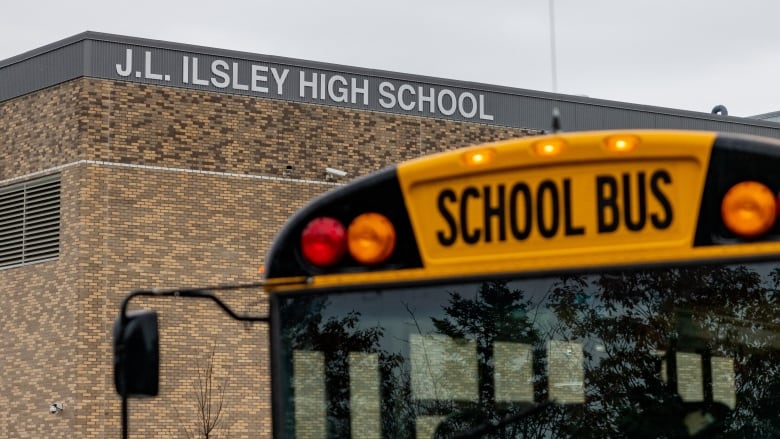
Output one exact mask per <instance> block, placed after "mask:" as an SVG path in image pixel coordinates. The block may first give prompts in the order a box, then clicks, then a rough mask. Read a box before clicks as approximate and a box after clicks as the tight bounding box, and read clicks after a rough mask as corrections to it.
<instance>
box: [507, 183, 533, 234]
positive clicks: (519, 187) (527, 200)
mask: <svg viewBox="0 0 780 439" xmlns="http://www.w3.org/2000/svg"><path fill="white" fill-rule="evenodd" d="M520 194H522V197H523V199H522V200H519V199H518V198H519V197H518V196H519V195H520ZM520 203H522V209H523V211H524V212H525V222H524V224H523V225H524V228H521V227H520V224H519V223H518V221H517V220H518V216H519V212H518V208H519V207H520V206H519V204H520ZM531 203H532V201H531V190H530V189H529V188H528V185H527V184H525V183H517V184H515V185H514V186H512V190H511V191H510V193H509V225H510V227H511V229H512V236H513V237H514V238H515V239H516V240H518V241H523V240H525V239H526V238H528V235H530V234H531V225H532V221H533V216H532V212H533V211H532V207H531Z"/></svg>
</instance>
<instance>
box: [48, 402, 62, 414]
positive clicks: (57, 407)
mask: <svg viewBox="0 0 780 439" xmlns="http://www.w3.org/2000/svg"><path fill="white" fill-rule="evenodd" d="M61 411H62V403H61V402H53V403H51V405H50V406H49V413H51V414H52V415H56V414H57V413H59V412H61Z"/></svg>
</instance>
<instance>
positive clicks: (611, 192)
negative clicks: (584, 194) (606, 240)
mask: <svg viewBox="0 0 780 439" xmlns="http://www.w3.org/2000/svg"><path fill="white" fill-rule="evenodd" d="M617 187H618V185H617V181H616V180H615V178H614V177H612V176H609V175H602V176H598V177H596V210H597V213H598V218H597V219H598V225H599V233H610V232H614V231H615V230H617V228H618V225H619V224H620V214H619V211H618V205H617ZM605 189H607V190H605ZM606 213H610V215H609V216H610V218H611V221H609V222H608V221H607V215H606Z"/></svg>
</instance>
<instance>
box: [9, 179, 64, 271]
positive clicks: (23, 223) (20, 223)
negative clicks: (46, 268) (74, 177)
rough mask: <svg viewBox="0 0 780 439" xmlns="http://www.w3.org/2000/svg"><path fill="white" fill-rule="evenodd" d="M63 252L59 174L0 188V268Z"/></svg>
mask: <svg viewBox="0 0 780 439" xmlns="http://www.w3.org/2000/svg"><path fill="white" fill-rule="evenodd" d="M59 252H60V176H59V175H53V176H48V177H45V178H41V179H37V180H32V181H27V182H24V183H20V184H16V185H13V186H9V187H5V188H0V268H6V267H12V266H17V265H23V264H29V263H33V262H40V261H45V260H50V259H55V258H57V256H59Z"/></svg>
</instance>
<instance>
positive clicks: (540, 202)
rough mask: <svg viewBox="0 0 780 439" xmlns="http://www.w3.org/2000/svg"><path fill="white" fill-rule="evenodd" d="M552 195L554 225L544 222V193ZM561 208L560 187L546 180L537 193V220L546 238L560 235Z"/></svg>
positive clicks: (551, 204) (540, 230) (551, 205)
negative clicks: (559, 201) (559, 199)
mask: <svg viewBox="0 0 780 439" xmlns="http://www.w3.org/2000/svg"><path fill="white" fill-rule="evenodd" d="M545 192H549V193H550V196H549V198H550V207H551V208H552V224H549V225H548V224H546V223H545V221H544V211H545V210H546V209H545V208H544V207H545V206H544V198H545V196H544V193H545ZM559 213H560V208H559V207H558V187H557V186H555V183H553V182H552V181H550V180H544V181H543V182H542V183H541V184H540V185H539V189H538V190H537V191H536V220H537V222H538V223H539V232H540V233H541V234H542V236H544V237H545V238H552V237H553V236H555V234H556V233H558V224H559Z"/></svg>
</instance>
